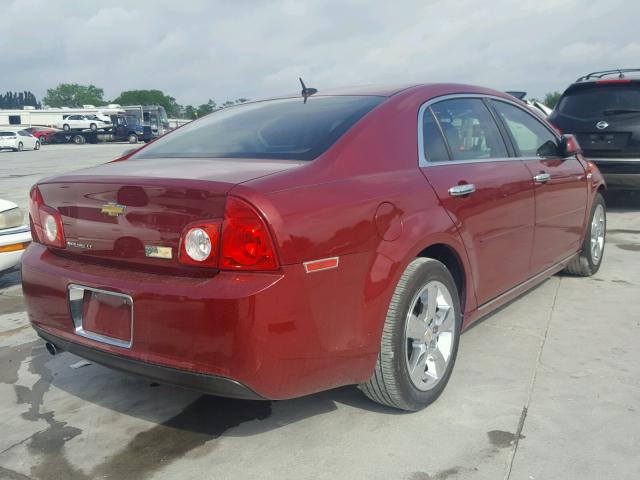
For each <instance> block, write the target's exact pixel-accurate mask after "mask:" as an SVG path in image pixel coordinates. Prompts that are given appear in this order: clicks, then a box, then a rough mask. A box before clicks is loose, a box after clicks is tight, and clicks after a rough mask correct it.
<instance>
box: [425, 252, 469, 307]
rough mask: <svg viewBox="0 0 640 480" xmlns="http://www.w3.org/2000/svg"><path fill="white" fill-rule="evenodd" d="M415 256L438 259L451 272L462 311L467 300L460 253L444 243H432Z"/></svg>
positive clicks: (464, 273) (463, 268) (464, 271)
mask: <svg viewBox="0 0 640 480" xmlns="http://www.w3.org/2000/svg"><path fill="white" fill-rule="evenodd" d="M416 258H432V259H434V260H438V261H439V262H441V263H442V264H444V266H445V267H447V270H449V272H450V273H451V276H452V277H453V281H454V282H455V284H456V288H457V289H458V295H459V296H460V304H461V307H462V311H463V312H464V309H465V305H466V303H467V302H466V300H467V290H468V289H467V281H466V270H465V266H464V262H463V261H462V259H461V258H460V255H459V254H458V252H457V251H456V249H455V248H453V247H452V246H450V245H448V244H446V243H434V244H432V245H429V246H428V247H425V248H424V249H422V250H421V251H420V253H418V255H417V256H416Z"/></svg>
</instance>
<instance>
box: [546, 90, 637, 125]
mask: <svg viewBox="0 0 640 480" xmlns="http://www.w3.org/2000/svg"><path fill="white" fill-rule="evenodd" d="M556 109H557V110H558V111H559V112H560V113H562V114H563V115H566V116H568V117H575V118H599V117H602V115H603V114H604V113H603V112H605V110H615V109H640V87H639V86H637V85H635V84H621V85H607V86H601V85H598V86H594V87H593V88H585V89H579V90H574V91H569V92H567V93H566V94H565V95H564V96H563V97H562V99H561V100H560V103H558V106H557V107H556Z"/></svg>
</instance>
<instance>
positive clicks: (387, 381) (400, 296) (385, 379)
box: [359, 258, 462, 411]
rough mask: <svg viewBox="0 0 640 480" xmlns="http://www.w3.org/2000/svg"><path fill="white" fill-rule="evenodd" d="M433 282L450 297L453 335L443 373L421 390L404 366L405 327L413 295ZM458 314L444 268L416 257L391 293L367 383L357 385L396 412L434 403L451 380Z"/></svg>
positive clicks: (453, 286) (455, 296)
mask: <svg viewBox="0 0 640 480" xmlns="http://www.w3.org/2000/svg"><path fill="white" fill-rule="evenodd" d="M432 281H437V282H440V283H441V284H443V285H444V286H445V287H446V288H447V289H448V291H449V293H450V294H451V299H452V307H453V309H454V315H455V317H454V335H453V342H452V347H451V353H450V357H449V360H448V363H447V365H446V370H445V372H444V374H443V375H442V377H441V378H440V379H439V381H438V383H436V384H435V385H434V386H433V388H431V389H429V390H426V391H423V390H420V389H418V388H417V387H416V386H415V385H414V383H413V382H412V380H411V378H410V375H409V370H408V366H407V360H406V359H407V352H408V346H407V339H406V337H405V328H406V323H407V316H408V313H409V308H410V307H411V306H412V301H413V300H414V298H415V296H416V295H417V293H418V292H419V291H420V290H421V289H422V288H423V287H424V286H425V285H426V284H427V283H428V282H432ZM461 325H462V315H461V311H460V298H459V294H458V290H457V288H456V284H455V282H454V280H453V277H452V276H451V273H450V272H449V270H447V267H445V266H444V265H443V264H442V263H441V262H439V261H437V260H434V259H431V258H416V259H415V260H414V261H413V262H411V263H410V264H409V266H408V267H407V268H406V270H405V271H404V273H403V274H402V276H401V277H400V280H399V281H398V284H397V286H396V289H395V291H394V293H393V297H392V298H391V303H390V305H389V309H388V311H387V317H386V319H385V323H384V328H383V332H382V339H381V342H380V352H379V354H378V360H377V361H376V366H375V369H374V371H373V375H372V376H371V378H370V379H369V380H367V381H366V382H364V383H361V384H360V385H359V388H360V389H361V390H362V391H363V392H364V394H365V395H366V396H367V397H369V398H370V399H371V400H373V401H374V402H377V403H380V404H382V405H386V406H389V407H393V408H398V409H400V410H408V411H416V410H420V409H422V408H424V407H426V406H427V405H429V404H430V403H432V402H434V401H435V400H436V399H437V398H438V397H439V396H440V394H441V393H442V392H443V390H444V388H445V387H446V385H447V382H448V381H449V378H450V377H451V372H452V371H453V366H454V364H455V359H456V355H457V352H458V342H459V338H460V328H461Z"/></svg>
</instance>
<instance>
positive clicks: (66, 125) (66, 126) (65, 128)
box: [62, 123, 71, 132]
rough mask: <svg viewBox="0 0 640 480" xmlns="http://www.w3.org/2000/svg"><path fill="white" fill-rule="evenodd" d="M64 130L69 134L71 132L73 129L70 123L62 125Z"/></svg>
mask: <svg viewBox="0 0 640 480" xmlns="http://www.w3.org/2000/svg"><path fill="white" fill-rule="evenodd" d="M62 130H64V131H65V132H68V131H69V130H71V127H70V126H69V124H68V123H65V124H64V125H62Z"/></svg>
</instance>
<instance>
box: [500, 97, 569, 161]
mask: <svg viewBox="0 0 640 480" xmlns="http://www.w3.org/2000/svg"><path fill="white" fill-rule="evenodd" d="M491 102H492V104H493V106H494V107H495V109H496V111H497V112H498V115H499V116H500V118H501V120H502V121H503V122H504V124H505V126H506V127H507V129H508V130H509V132H510V133H511V136H512V137H513V140H514V141H515V143H516V146H517V147H518V150H519V151H520V155H521V156H523V157H541V158H548V157H557V156H559V155H560V151H559V149H558V140H557V139H556V137H555V135H553V134H552V133H551V132H550V131H549V129H548V128H546V127H545V126H544V125H543V124H542V123H541V122H540V121H538V119H536V118H535V117H534V116H533V115H530V114H528V113H527V112H525V111H524V110H522V109H520V108H518V107H515V106H513V105H510V104H508V103H505V102H500V101H496V100H492V101H491Z"/></svg>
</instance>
